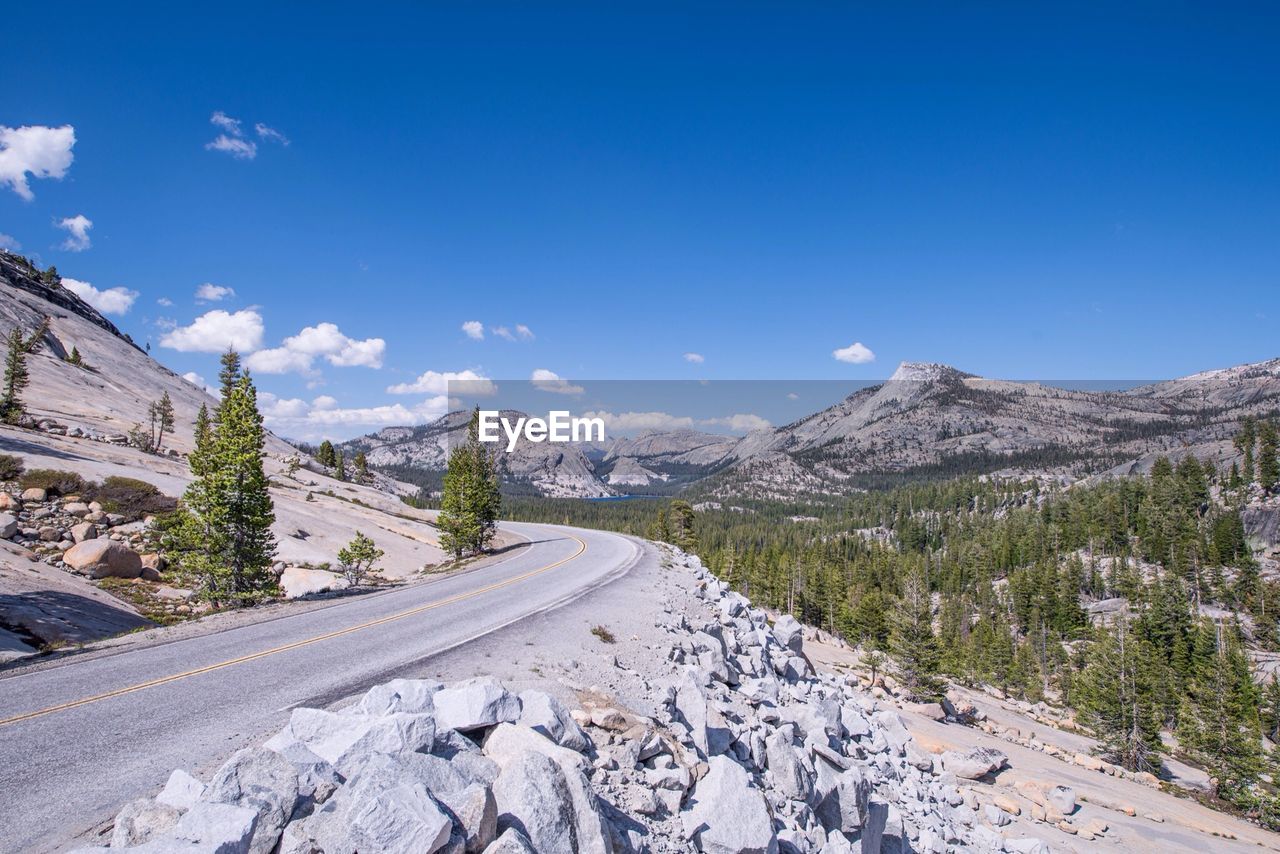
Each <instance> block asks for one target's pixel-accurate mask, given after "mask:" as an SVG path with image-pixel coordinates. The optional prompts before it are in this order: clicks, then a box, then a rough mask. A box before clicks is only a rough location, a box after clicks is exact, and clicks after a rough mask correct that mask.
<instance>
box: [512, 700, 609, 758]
mask: <svg viewBox="0 0 1280 854" xmlns="http://www.w3.org/2000/svg"><path fill="white" fill-rule="evenodd" d="M518 723H519V724H520V726H526V727H529V728H530V729H532V730H534V731H535V732H540V733H542V734H543V735H545V736H546V737H547V738H549V739H551V740H552V741H554V742H555V743H556V744H558V745H560V746H561V747H567V748H569V749H570V750H576V751H578V752H579V753H582V752H584V751H586V750H588V749H589V748H590V747H591V739H590V738H588V737H587V734H586V732H584V731H583V729H582V727H580V726H578V724H577V722H576V721H574V719H573V716H572V715H570V714H569V710H568V709H566V708H565V706H564V704H563V703H561V702H560V701H559V700H557V699H556V698H555V697H553V696H551V695H550V694H548V693H546V692H545V691H521V692H520V719H519V721H518Z"/></svg>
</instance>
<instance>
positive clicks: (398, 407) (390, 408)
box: [258, 391, 449, 439]
mask: <svg viewBox="0 0 1280 854" xmlns="http://www.w3.org/2000/svg"><path fill="white" fill-rule="evenodd" d="M258 403H259V405H260V407H261V409H262V415H263V419H264V420H265V421H266V423H267V425H268V426H270V427H271V428H272V429H273V430H277V431H280V432H287V433H289V434H291V435H295V436H298V437H299V438H303V439H312V438H321V437H324V436H332V435H333V434H334V433H335V432H340V433H343V434H351V433H353V432H357V431H358V430H360V429H371V428H377V427H388V426H398V425H413V424H426V423H428V422H430V421H434V420H436V419H437V418H439V417H440V416H442V415H444V414H445V413H446V412H448V411H449V399H448V398H447V397H446V396H444V395H437V396H433V397H429V398H427V399H425V400H423V401H422V402H421V403H419V404H417V405H414V406H405V405H403V404H400V403H393V404H390V405H384V406H367V407H350V408H346V407H342V406H339V405H338V401H337V400H336V399H335V398H333V397H330V396H329V395H320V396H319V397H316V398H314V399H313V400H311V401H310V402H307V401H305V400H302V399H301V398H279V397H276V396H275V395H274V394H271V393H270V392H266V391H263V392H259V393H258ZM333 428H338V430H336V431H335V430H334V429H333Z"/></svg>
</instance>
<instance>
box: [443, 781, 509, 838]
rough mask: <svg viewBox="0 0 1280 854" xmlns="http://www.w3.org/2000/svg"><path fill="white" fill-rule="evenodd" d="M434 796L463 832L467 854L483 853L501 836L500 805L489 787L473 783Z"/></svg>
mask: <svg viewBox="0 0 1280 854" xmlns="http://www.w3.org/2000/svg"><path fill="white" fill-rule="evenodd" d="M431 793H432V794H433V795H435V797H436V800H438V801H439V802H440V805H441V806H442V807H444V808H445V811H446V812H447V813H448V814H449V815H450V816H451V817H452V818H453V820H454V822H455V823H456V824H457V825H458V827H459V828H460V829H461V831H462V837H463V845H464V847H465V850H466V854H480V852H482V851H484V850H485V848H487V847H488V845H489V843H491V842H493V840H494V837H496V836H497V835H498V805H497V801H496V800H495V799H494V797H493V790H492V789H490V788H489V787H488V786H485V785H481V784H480V783H471V784H470V785H468V786H465V787H464V788H462V789H460V790H458V791H455V792H440V791H437V790H435V789H432V790H431Z"/></svg>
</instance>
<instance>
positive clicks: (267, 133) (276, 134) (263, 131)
mask: <svg viewBox="0 0 1280 854" xmlns="http://www.w3.org/2000/svg"><path fill="white" fill-rule="evenodd" d="M253 129H254V130H255V131H257V133H258V137H259V138H261V139H266V140H270V141H271V142H278V143H280V144H281V145H288V144H289V137H287V136H285V135H284V134H282V133H281V132H280V131H278V130H276V129H275V128H273V127H267V126H266V125H264V124H263V123H262V122H257V123H256V124H254V126H253Z"/></svg>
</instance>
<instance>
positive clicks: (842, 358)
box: [831, 341, 876, 365]
mask: <svg viewBox="0 0 1280 854" xmlns="http://www.w3.org/2000/svg"><path fill="white" fill-rule="evenodd" d="M831 355H832V356H834V357H835V359H836V361H837V362H849V363H850V364H853V365H865V364H866V363H867V362H874V361H875V360H876V354H875V353H872V352H871V350H870V348H868V347H866V346H865V345H863V343H862V342H861V341H854V342H853V343H852V344H850V345H849V346H848V347H841V348H840V349H839V350H832V351H831Z"/></svg>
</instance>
